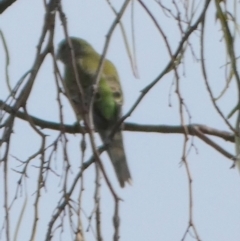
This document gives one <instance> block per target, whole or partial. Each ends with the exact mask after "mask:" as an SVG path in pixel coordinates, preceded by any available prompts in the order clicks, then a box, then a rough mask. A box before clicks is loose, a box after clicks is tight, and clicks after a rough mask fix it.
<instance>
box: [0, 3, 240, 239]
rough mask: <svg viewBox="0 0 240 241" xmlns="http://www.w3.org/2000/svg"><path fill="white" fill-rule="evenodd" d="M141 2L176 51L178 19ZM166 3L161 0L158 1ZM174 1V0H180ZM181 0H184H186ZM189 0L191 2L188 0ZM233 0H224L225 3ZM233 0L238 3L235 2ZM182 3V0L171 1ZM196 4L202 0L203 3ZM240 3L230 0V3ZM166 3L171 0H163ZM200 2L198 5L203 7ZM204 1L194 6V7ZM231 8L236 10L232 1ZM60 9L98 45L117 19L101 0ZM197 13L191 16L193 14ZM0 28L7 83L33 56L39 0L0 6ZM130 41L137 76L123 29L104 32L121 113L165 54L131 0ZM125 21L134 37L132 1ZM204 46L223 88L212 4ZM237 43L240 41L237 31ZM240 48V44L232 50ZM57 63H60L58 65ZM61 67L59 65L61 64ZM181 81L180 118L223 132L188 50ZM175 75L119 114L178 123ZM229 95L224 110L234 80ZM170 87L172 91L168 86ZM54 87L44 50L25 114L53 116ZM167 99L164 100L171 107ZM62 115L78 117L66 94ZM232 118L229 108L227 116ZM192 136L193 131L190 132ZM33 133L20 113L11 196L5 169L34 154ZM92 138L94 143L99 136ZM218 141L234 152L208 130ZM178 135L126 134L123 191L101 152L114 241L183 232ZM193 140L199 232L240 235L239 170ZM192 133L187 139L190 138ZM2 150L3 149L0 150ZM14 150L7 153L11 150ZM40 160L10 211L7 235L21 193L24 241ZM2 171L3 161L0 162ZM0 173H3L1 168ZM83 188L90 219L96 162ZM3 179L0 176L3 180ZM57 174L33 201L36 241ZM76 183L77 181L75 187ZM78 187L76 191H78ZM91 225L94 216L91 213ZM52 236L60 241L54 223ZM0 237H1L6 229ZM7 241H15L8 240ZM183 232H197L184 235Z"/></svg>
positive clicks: (230, 98)
mask: <svg viewBox="0 0 240 241" xmlns="http://www.w3.org/2000/svg"><path fill="white" fill-rule="evenodd" d="M111 2H112V4H113V6H114V7H115V8H116V9H117V10H119V8H120V6H121V4H122V3H123V1H117V0H112V1H111ZM145 2H146V3H147V4H148V7H149V8H150V10H151V11H152V13H153V14H154V16H155V18H156V19H157V20H158V22H159V24H160V25H161V27H162V28H163V30H164V31H165V34H166V35H167V37H168V41H169V42H170V44H171V47H172V50H173V52H174V51H175V49H176V47H177V46H178V43H179V42H180V39H181V36H180V34H179V30H178V29H177V23H176V22H174V20H171V19H170V18H168V17H166V16H165V15H164V13H163V12H162V10H161V8H160V7H159V6H158V4H157V3H156V2H155V1H150V0H147V1H145ZM162 2H163V3H165V4H166V3H168V1H162ZM179 2H180V1H179ZM186 2H187V1H186ZM190 2H191V1H190ZM197 2H200V4H202V2H203V1H197ZM230 2H231V1H230ZM236 2H237V1H236ZM178 4H180V3H178ZM202 5H203V4H202ZM238 5H239V3H237V6H238ZM168 6H169V7H171V8H173V5H172V4H171V3H170V1H169V5H168ZM200 6H201V5H200ZM201 9H202V6H201V7H200V8H199V10H198V12H200V10H201ZM228 9H229V11H230V12H232V13H233V6H232V5H229V6H228ZM63 10H64V12H65V13H66V16H67V24H68V29H69V33H70V35H71V36H76V37H81V38H84V39H86V40H87V41H88V42H90V43H91V44H92V45H93V46H94V48H95V49H96V50H97V51H98V52H99V53H101V52H102V50H103V46H104V43H105V39H106V38H105V37H106V34H107V33H108V30H109V28H110V26H111V23H112V21H113V20H114V14H113V13H112V11H111V9H110V8H109V6H108V4H107V3H106V1H95V0H88V1H83V0H82V1H80V0H74V1H67V0H66V1H63ZM197 16H198V15H197ZM0 18H1V19H0V29H1V30H2V32H3V33H4V35H5V38H6V40H7V45H8V49H9V54H10V68H9V74H10V81H11V84H12V86H14V85H15V84H16V83H17V81H18V80H19V79H20V78H21V76H23V74H24V73H26V72H27V71H28V70H29V69H31V67H32V65H33V61H34V58H35V54H36V45H37V43H38V40H39V37H40V33H41V30H42V25H43V21H44V8H43V2H42V1H36V0H35V1H32V0H25V1H20V0H19V1H17V2H15V3H14V4H13V5H12V6H11V7H10V8H9V9H7V10H6V11H5V12H4V13H3V14H2V15H1V17H0ZM134 22H135V39H136V54H137V66H138V70H139V75H140V78H139V79H136V78H135V77H134V75H133V73H132V70H131V67H130V63H129V59H128V57H127V54H126V50H125V47H124V42H123V38H122V35H121V31H120V28H119V27H117V28H116V30H115V31H114V34H113V36H112V39H111V44H110V46H109V50H108V53H107V58H108V59H110V60H111V61H112V62H113V63H114V64H115V65H116V67H117V69H118V72H119V75H120V78H121V81H122V86H123V90H124V96H125V104H124V108H123V112H124V113H126V112H127V111H128V110H129V109H130V108H131V106H132V105H133V103H134V102H135V101H136V99H137V97H138V96H139V95H140V91H141V90H142V89H143V88H144V87H145V86H146V85H147V84H149V83H150V82H151V81H153V80H154V78H156V77H157V75H158V74H159V73H161V72H162V70H163V69H164V67H165V66H166V63H167V62H168V61H169V55H168V53H167V50H166V46H165V44H164V42H163V39H162V37H161V36H160V34H159V32H158V31H157V30H156V27H155V26H154V24H153V22H152V21H151V20H150V18H149V16H148V15H147V14H146V13H145V11H144V10H143V9H142V8H141V7H140V6H139V5H138V4H135V8H134ZM123 24H124V26H125V28H126V32H127V36H128V38H129V40H131V8H130V5H129V8H128V10H127V11H126V13H125V14H124V17H123ZM205 24H206V36H205V41H206V46H205V57H206V65H207V72H208V76H209V79H210V84H211V87H212V88H213V90H214V94H215V95H216V96H217V95H218V94H219V93H220V92H221V90H222V89H223V88H224V84H225V79H226V76H225V72H224V68H221V66H223V65H224V64H225V63H226V57H225V55H226V53H225V46H224V41H223V40H222V32H221V31H220V30H221V28H220V25H219V23H218V22H217V23H216V22H215V7H214V4H213V3H211V6H210V8H209V10H208V13H207V20H206V23H205ZM199 36H200V33H198V32H197V31H196V33H194V34H193V35H192V37H191V44H192V46H193V49H194V51H195V53H196V55H197V57H198V58H200V52H199V50H200V40H199ZM63 38H64V33H63V30H62V26H61V24H60V21H59V20H58V21H57V29H56V36H55V40H54V41H55V44H56V46H57V44H58V43H59V42H60V41H61V40H62V39H63ZM238 41H239V39H238ZM237 51H238V54H239V49H237ZM4 66H5V54H4V50H3V47H2V44H0V99H1V100H5V99H6V97H7V96H8V91H7V86H6V82H5V75H4V68H5V67H4ZM59 66H61V68H62V67H63V66H62V65H61V64H59ZM61 70H62V69H61ZM179 73H180V85H181V91H182V95H183V98H184V100H185V102H186V104H187V106H188V109H189V111H190V113H191V120H189V118H188V116H187V114H186V115H185V117H186V123H189V122H191V123H198V124H204V125H207V126H210V127H214V128H217V129H220V130H226V131H229V129H228V127H227V126H226V124H225V123H224V121H223V119H221V118H220V117H219V115H218V114H217V112H216V110H215V109H214V107H213V105H212V103H211V101H210V98H209V94H208V92H207V91H206V88H205V84H204V80H203V76H202V73H201V66H200V63H199V62H198V61H196V60H194V58H193V57H192V55H191V52H190V50H188V51H187V55H186V59H185V62H184V65H181V67H180V71H179ZM173 78H174V76H173V74H172V73H170V74H168V75H166V76H165V77H164V78H163V79H162V80H161V81H160V82H159V83H158V84H157V85H156V86H155V87H154V88H153V89H152V90H151V91H150V92H149V93H148V95H147V96H146V97H145V98H144V99H143V101H142V102H141V103H140V105H139V106H138V107H137V109H136V110H135V111H134V113H133V114H132V115H131V116H130V117H129V118H128V119H127V120H126V121H127V122H131V123H137V124H154V125H157V124H159V125H180V123H181V122H180V115H179V104H178V98H177V95H176V93H175V91H174V90H175V86H173V87H171V85H172V82H173ZM232 82H233V83H231V86H230V88H229V89H228V91H227V93H226V94H225V95H224V97H222V98H221V99H220V101H219V102H218V104H219V106H220V108H221V110H222V111H223V113H224V114H225V115H227V114H228V113H229V112H230V111H231V110H232V108H233V106H234V105H235V104H236V103H237V93H236V91H235V83H234V81H232ZM171 88H172V89H171ZM56 97H57V95H56V87H55V80H54V75H53V66H52V60H51V58H50V57H48V58H47V59H46V60H45V62H44V64H43V66H42V68H41V70H40V72H39V74H38V76H37V79H36V81H35V84H34V88H33V91H32V93H31V96H30V98H29V100H28V102H27V109H28V112H29V114H31V115H33V116H36V117H38V118H41V119H44V120H47V121H55V122H59V109H58V104H57V101H56ZM169 98H170V102H171V107H170V106H169ZM63 103H64V121H65V123H66V124H73V123H74V122H75V116H74V114H73V111H72V109H71V107H70V105H69V104H68V102H67V100H66V99H64V98H63ZM230 122H231V123H232V124H233V125H234V123H235V116H234V117H233V118H232V119H231V120H230ZM42 131H43V132H44V133H46V134H47V135H48V137H47V141H48V143H49V144H50V143H51V141H53V140H54V139H55V138H56V137H57V135H58V132H56V131H50V130H47V129H45V130H42ZM67 137H68V139H69V143H68V153H69V156H70V160H71V164H72V176H71V177H70V179H69V180H70V181H69V182H71V180H72V179H73V178H74V174H76V173H77V171H78V168H79V166H80V162H79V160H80V157H81V153H80V149H79V143H80V140H81V135H70V134H68V135H67ZM190 138H191V137H190ZM40 140H41V139H40V137H39V136H37V135H36V133H35V132H34V131H33V129H31V127H30V126H29V124H28V123H27V122H25V121H21V120H17V121H16V123H15V127H14V134H13V138H12V144H11V150H10V154H11V155H12V156H10V157H9V169H10V170H9V173H10V175H9V200H10V202H11V201H12V200H13V197H14V195H15V192H16V188H17V180H18V179H19V174H18V173H15V172H13V171H12V170H11V168H13V169H15V170H21V166H19V162H17V161H16V159H15V158H14V157H17V158H19V159H20V160H22V161H24V160H26V159H27V158H28V157H29V156H30V155H32V154H33V153H34V152H36V151H37V150H38V148H39V146H40ZM97 140H98V144H100V141H99V139H97ZM213 140H215V141H216V142H217V143H219V144H221V145H222V147H223V148H224V149H226V150H227V151H229V152H230V153H232V154H234V145H233V144H232V143H227V142H225V141H221V140H219V139H218V138H213ZM183 141H184V137H183V135H180V134H155V133H138V132H124V144H125V151H126V155H127V159H128V162H129V166H130V169H131V173H132V176H133V185H132V186H127V187H126V188H124V189H121V188H120V187H119V185H118V182H117V180H116V177H115V174H114V171H113V169H112V166H111V164H110V162H109V159H108V157H107V155H106V154H103V155H102V160H103V162H104V166H105V168H106V171H107V173H108V175H109V178H110V180H111V182H112V183H113V186H114V188H115V189H116V191H117V193H118V194H119V196H120V197H121V198H122V199H123V200H124V201H123V202H121V204H120V205H121V206H120V217H121V230H120V234H121V239H120V240H124V241H133V240H137V241H146V240H151V241H155V240H164V241H173V240H181V238H182V237H183V234H184V232H185V230H186V228H187V225H188V217H189V209H188V205H189V203H188V201H189V198H188V195H189V193H188V180H187V175H186V170H185V168H184V166H183V165H182V164H181V156H182V150H183ZM193 141H194V146H195V147H196V148H197V151H195V149H194V148H192V149H191V152H190V154H189V155H188V162H189V166H190V170H191V174H192V177H193V200H194V208H193V210H194V222H195V225H196V227H197V230H198V233H199V236H200V238H201V240H204V241H213V240H218V241H228V240H231V241H239V239H240V230H239V227H240V175H239V173H238V172H237V170H233V169H230V167H231V164H232V162H231V161H229V160H228V159H226V158H225V157H223V156H222V155H221V154H220V153H218V152H216V151H215V150H214V149H212V148H210V147H209V146H207V145H206V144H205V143H203V142H202V141H201V140H199V139H197V138H194V140H193ZM190 143H191V140H190V141H189V143H188V146H190ZM0 155H2V151H1V149H0ZM13 156H14V157H13ZM90 156H91V148H90V145H88V146H87V151H86V157H85V160H88V158H89V157H90ZM55 159H56V160H55V162H54V163H55V167H56V169H55V170H56V172H57V173H58V174H59V175H61V173H62V168H63V166H62V165H63V157H62V152H61V146H59V151H58V154H57V155H56V157H55ZM34 165H36V166H38V165H39V159H38V158H36V160H35V161H33V162H32V163H31V166H30V167H29V170H28V176H29V177H28V178H27V179H26V182H24V190H23V194H22V196H19V197H18V199H17V200H16V201H15V203H14V205H13V206H12V208H11V210H10V220H11V238H13V234H14V230H15V228H16V223H17V218H18V216H19V215H20V211H21V208H20V207H21V205H23V202H24V196H25V194H26V193H27V196H28V202H27V210H26V212H25V214H24V219H23V222H22V226H21V230H20V233H19V238H18V240H29V239H30V232H31V222H32V221H33V210H34V206H33V203H34V200H35V199H34V198H35V194H34V190H35V189H36V185H37V169H36V168H35V167H34ZM0 168H1V173H3V165H1V166H0ZM0 176H2V174H1V175H0ZM84 178H85V191H84V196H83V208H84V210H83V211H84V213H85V214H86V216H87V217H88V216H89V215H90V214H91V212H92V210H93V208H94V199H93V195H94V181H95V168H94V165H92V166H91V167H90V168H88V170H86V172H85V175H84ZM1 183H3V179H1ZM101 183H102V201H101V205H102V215H103V223H102V228H103V237H104V240H105V241H107V240H112V234H113V227H112V216H113V211H114V210H113V200H112V197H111V194H110V192H109V190H108V187H107V186H106V183H105V181H104V179H103V178H102V180H101ZM61 184H62V183H61V179H60V178H59V177H57V176H55V175H54V174H51V175H49V177H48V181H47V190H42V196H41V202H40V213H39V216H40V220H39V228H38V232H37V237H36V240H39V241H40V240H44V238H45V236H46V229H47V224H48V222H49V220H50V218H51V216H52V214H53V209H54V207H55V206H56V204H57V202H58V200H59V197H60V195H61V193H59V191H60V189H61V188H60V187H61ZM77 187H79V185H78V186H77ZM0 193H1V196H3V185H2V184H1V185H0ZM77 193H78V192H76V193H75V196H74V197H75V198H76V195H77ZM0 208H1V209H0V229H1V227H2V224H3V222H4V215H5V214H4V208H3V198H1V199H0ZM82 219H83V223H84V229H86V228H87V225H88V220H87V218H86V217H85V216H84V215H82ZM93 227H94V220H93ZM57 232H58V233H57V234H56V235H55V237H54V238H53V240H60V238H59V237H60V234H59V232H60V230H58V231H57ZM0 240H5V236H4V234H2V235H1V236H0ZM11 240H12V239H11ZM62 240H65V241H68V240H69V241H70V240H72V237H71V236H70V235H69V226H68V225H67V224H66V228H65V230H64V232H63V234H62ZM86 240H87V241H91V240H95V239H94V236H93V234H92V232H91V231H89V232H88V233H87V234H86ZM186 240H194V239H193V238H191V236H190V235H189V236H188V238H187V239H186Z"/></svg>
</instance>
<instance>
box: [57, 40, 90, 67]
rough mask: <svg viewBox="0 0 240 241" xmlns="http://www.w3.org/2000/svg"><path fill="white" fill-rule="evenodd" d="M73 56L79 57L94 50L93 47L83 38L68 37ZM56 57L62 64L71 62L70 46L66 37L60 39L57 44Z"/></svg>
mask: <svg viewBox="0 0 240 241" xmlns="http://www.w3.org/2000/svg"><path fill="white" fill-rule="evenodd" d="M69 40H70V41H71V43H72V48H73V51H74V55H75V58H77V59H80V58H83V57H84V56H86V55H88V54H90V53H92V52H95V50H94V49H93V47H92V46H91V45H90V44H89V43H88V42H87V41H85V40H84V39H80V38H75V37H70V38H69ZM57 59H59V60H61V61H62V62H63V63H64V64H69V63H71V62H72V61H71V59H72V55H71V47H70V44H69V42H68V40H67V39H64V40H62V41H61V42H60V43H59V45H58V51H57Z"/></svg>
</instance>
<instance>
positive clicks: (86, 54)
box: [57, 37, 131, 187]
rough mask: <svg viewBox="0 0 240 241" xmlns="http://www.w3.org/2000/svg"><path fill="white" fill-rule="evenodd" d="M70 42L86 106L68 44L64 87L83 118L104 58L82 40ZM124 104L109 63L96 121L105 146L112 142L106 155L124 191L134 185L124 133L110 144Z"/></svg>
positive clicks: (62, 48) (63, 49) (63, 51)
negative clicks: (131, 183)
mask: <svg viewBox="0 0 240 241" xmlns="http://www.w3.org/2000/svg"><path fill="white" fill-rule="evenodd" d="M71 42H72V46H73V50H74V55H75V60H76V65H77V73H78V77H79V81H80V84H81V86H82V89H83V92H84V102H85V103H82V102H81V94H80V91H79V87H78V84H77V82H76V78H75V74H74V70H73V65H72V57H71V51H70V47H69V45H68V43H67V41H66V40H63V41H62V42H61V43H60V44H59V49H58V53H57V57H58V59H60V60H61V61H62V62H63V64H64V65H65V75H64V87H65V90H66V92H67V93H68V96H69V97H70V102H71V104H72V106H73V108H74V111H75V113H76V114H77V115H78V117H79V118H80V117H81V116H82V114H83V111H84V109H86V110H88V108H89V102H90V100H91V97H92V92H93V91H92V90H93V88H92V85H93V84H94V80H95V75H96V71H97V68H98V65H99V61H100V58H101V56H100V55H99V54H98V53H97V52H96V51H95V50H94V49H93V48H92V46H91V45H90V44H89V43H87V42H86V41H85V40H83V39H79V38H74V37H71ZM122 104H123V94H122V89H121V85H120V81H119V77H118V73H117V70H116V68H115V66H114V65H113V64H112V62H110V61H109V60H107V59H106V60H105V62H104V65H103V70H102V74H101V76H100V81H99V84H98V86H97V92H96V95H95V98H94V104H93V120H94V125H95V128H96V130H97V131H98V132H99V134H100V136H101V138H102V140H103V142H106V141H107V142H109V141H110V142H109V144H108V148H107V152H108V154H109V157H110V159H111V161H112V163H113V166H114V169H115V172H116V175H117V178H118V181H119V183H120V185H121V187H124V185H125V182H129V183H130V182H131V175H130V171H129V169H128V165H127V161H126V156H125V152H124V148H123V140H122V133H121V131H120V130H118V131H117V132H116V133H115V134H114V137H113V138H112V139H111V140H109V135H110V134H111V131H112V129H113V127H114V126H115V124H116V123H117V121H118V120H119V119H120V118H121V109H122Z"/></svg>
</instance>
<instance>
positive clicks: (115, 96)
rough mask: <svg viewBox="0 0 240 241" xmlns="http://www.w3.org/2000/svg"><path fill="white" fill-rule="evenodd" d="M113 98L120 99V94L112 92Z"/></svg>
mask: <svg viewBox="0 0 240 241" xmlns="http://www.w3.org/2000/svg"><path fill="white" fill-rule="evenodd" d="M113 97H114V98H117V99H118V98H120V97H121V93H120V92H119V91H115V92H113Z"/></svg>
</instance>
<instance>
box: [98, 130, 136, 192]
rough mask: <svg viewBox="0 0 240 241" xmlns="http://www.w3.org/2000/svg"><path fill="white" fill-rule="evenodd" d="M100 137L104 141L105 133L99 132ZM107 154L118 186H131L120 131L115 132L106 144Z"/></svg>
mask: <svg viewBox="0 0 240 241" xmlns="http://www.w3.org/2000/svg"><path fill="white" fill-rule="evenodd" d="M100 136H101V138H102V139H103V141H104V140H106V133H101V132H100ZM107 152H108V155H109V157H110V159H111V161H112V164H113V167H114V170H115V172H116V175H117V178H118V181H119V183H120V186H121V187H124V185H125V182H128V183H129V184H131V174H130V171H129V168H128V165H127V160H126V155H125V152H124V147H123V138H122V132H121V131H117V132H116V133H115V134H114V137H113V138H112V139H111V140H110V143H109V144H108V147H107Z"/></svg>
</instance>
